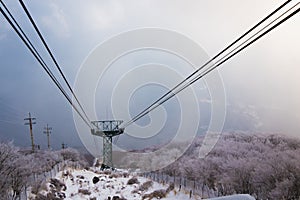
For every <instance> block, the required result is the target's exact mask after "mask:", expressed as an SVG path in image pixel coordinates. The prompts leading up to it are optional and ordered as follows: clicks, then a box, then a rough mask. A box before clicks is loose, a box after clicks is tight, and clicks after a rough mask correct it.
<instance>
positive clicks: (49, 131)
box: [44, 124, 52, 149]
mask: <svg viewBox="0 0 300 200" xmlns="http://www.w3.org/2000/svg"><path fill="white" fill-rule="evenodd" d="M44 130H45V131H44V133H45V134H46V135H47V144H48V149H50V133H51V130H52V128H51V127H49V126H48V124H47V126H46V127H45V128H44Z"/></svg>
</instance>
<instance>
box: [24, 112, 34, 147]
mask: <svg viewBox="0 0 300 200" xmlns="http://www.w3.org/2000/svg"><path fill="white" fill-rule="evenodd" d="M24 120H28V122H26V123H25V125H29V131H30V139H31V150H32V151H34V141H33V133H32V125H33V124H36V122H35V120H36V118H34V117H31V114H30V113H29V117H28V118H25V119H24Z"/></svg>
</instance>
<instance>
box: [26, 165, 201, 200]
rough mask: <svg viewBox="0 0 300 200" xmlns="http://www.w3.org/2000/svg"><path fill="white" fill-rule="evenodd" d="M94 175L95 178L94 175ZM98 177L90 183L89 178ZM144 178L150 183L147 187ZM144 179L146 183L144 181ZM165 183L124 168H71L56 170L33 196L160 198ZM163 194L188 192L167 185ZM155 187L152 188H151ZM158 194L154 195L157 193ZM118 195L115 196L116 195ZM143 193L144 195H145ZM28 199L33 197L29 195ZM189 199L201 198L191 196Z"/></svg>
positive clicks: (69, 199)
mask: <svg viewBox="0 0 300 200" xmlns="http://www.w3.org/2000/svg"><path fill="white" fill-rule="evenodd" d="M95 177H97V178H95ZM133 178H137V180H138V183H133V184H128V181H132V180H133V182H135V181H134V179H133ZM97 179H99V181H98V182H97V183H95V184H94V183H93V180H97ZM146 182H148V183H151V184H152V185H151V184H150V185H151V187H149V188H147V187H145V185H148V186H149V184H147V183H146ZM144 183H146V184H144ZM168 187H169V185H164V184H159V183H157V182H153V181H151V180H150V179H147V178H144V177H140V176H136V174H134V173H131V174H130V173H128V172H127V171H115V172H111V171H100V170H93V171H92V170H73V169H68V170H64V171H63V172H59V173H58V174H57V175H56V177H55V178H52V179H49V181H47V183H46V186H45V187H44V188H45V189H44V190H43V191H40V192H39V194H38V196H36V197H35V198H36V199H43V198H45V199H50V198H51V197H52V198H58V197H60V198H61V199H66V200H79V199H80V200H81V199H87V200H107V199H109V197H110V198H111V199H113V197H114V196H115V199H127V200H140V199H143V197H145V198H144V199H151V198H150V197H152V199H153V200H154V199H160V197H161V196H160V195H162V194H164V193H166V190H167V191H168ZM169 190H171V191H168V192H167V194H166V196H165V198H163V199H166V200H171V199H172V200H177V199H189V194H187V193H184V192H183V191H182V192H178V191H176V189H173V188H169ZM154 191H156V192H154ZM157 195H158V196H157ZM117 197H118V198H117ZM146 197H147V198H146ZM155 197H156V198H155ZM30 199H34V198H33V196H32V197H31V198H30ZM192 199H201V198H200V197H193V198H192Z"/></svg>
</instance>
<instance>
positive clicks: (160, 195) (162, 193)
mask: <svg viewBox="0 0 300 200" xmlns="http://www.w3.org/2000/svg"><path fill="white" fill-rule="evenodd" d="M166 196H167V192H166V190H155V191H154V192H152V193H150V194H145V195H144V196H143V197H142V199H143V200H144V199H148V200H151V199H153V198H156V199H162V198H165V197H166Z"/></svg>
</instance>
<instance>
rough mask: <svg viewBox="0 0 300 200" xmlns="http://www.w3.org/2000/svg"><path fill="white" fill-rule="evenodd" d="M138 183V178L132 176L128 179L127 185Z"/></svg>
mask: <svg viewBox="0 0 300 200" xmlns="http://www.w3.org/2000/svg"><path fill="white" fill-rule="evenodd" d="M133 184H139V180H138V179H137V178H136V177H132V178H131V179H129V180H128V182H127V185H133Z"/></svg>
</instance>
